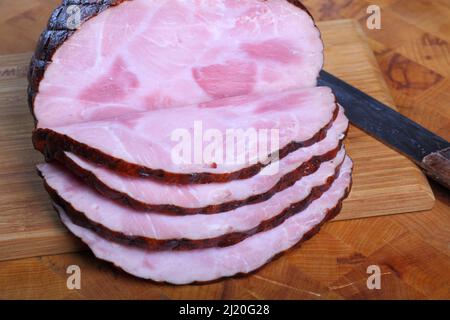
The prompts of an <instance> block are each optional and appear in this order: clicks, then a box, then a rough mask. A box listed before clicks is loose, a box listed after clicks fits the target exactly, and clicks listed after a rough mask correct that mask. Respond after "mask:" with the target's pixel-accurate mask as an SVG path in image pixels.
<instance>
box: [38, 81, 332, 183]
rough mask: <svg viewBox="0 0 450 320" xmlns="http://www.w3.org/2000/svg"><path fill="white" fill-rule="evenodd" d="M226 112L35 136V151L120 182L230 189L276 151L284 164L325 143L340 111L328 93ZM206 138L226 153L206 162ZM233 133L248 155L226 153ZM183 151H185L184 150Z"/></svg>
mask: <svg viewBox="0 0 450 320" xmlns="http://www.w3.org/2000/svg"><path fill="white" fill-rule="evenodd" d="M221 104H222V102H220V101H219V102H215V103H214V105H213V106H212V105H211V103H210V104H209V105H208V106H205V105H203V104H202V105H195V106H190V107H184V108H172V109H160V110H154V111H148V112H141V113H132V114H127V115H122V116H121V117H115V118H113V119H110V120H102V121H91V122H84V123H76V124H72V125H67V126H55V127H52V128H51V129H38V130H36V131H35V132H34V143H35V147H36V148H37V149H38V150H40V151H42V152H44V153H45V154H46V155H47V156H48V155H49V154H50V155H51V154H52V153H54V152H55V150H56V151H71V152H73V153H75V154H77V155H82V156H83V157H85V158H87V159H88V160H90V161H93V162H97V163H99V164H102V165H105V166H108V167H109V168H110V169H112V170H115V171H117V172H120V173H122V174H127V175H132V176H143V177H150V178H153V179H158V180H163V181H172V179H173V180H174V181H175V182H178V183H196V182H197V183H208V182H225V181H230V180H234V179H242V178H248V177H249V176H252V175H254V174H256V173H257V172H258V171H259V170H260V169H261V168H262V167H264V166H265V165H263V163H266V164H268V163H269V161H268V160H269V159H270V157H269V156H270V154H272V152H277V151H279V154H280V157H281V158H282V157H284V156H286V155H287V154H289V152H292V151H295V150H296V149H298V148H300V147H303V146H305V145H306V146H307V145H311V144H313V143H314V142H316V141H317V140H320V139H322V138H323V136H324V135H325V134H326V130H327V129H328V128H329V126H331V124H332V122H333V120H334V118H335V117H336V115H337V111H338V108H337V105H336V103H335V97H334V95H333V94H332V92H331V90H330V89H329V88H325V87H316V88H310V89H295V90H289V91H284V92H281V93H276V94H264V95H253V96H246V97H239V98H233V99H227V100H226V104H225V106H222V105H221ZM208 130H210V131H211V132H213V131H214V132H217V133H218V134H219V137H221V139H222V140H218V139H217V138H216V140H214V141H215V143H217V145H219V146H221V149H222V150H223V152H222V154H221V156H220V155H219V156H217V157H216V158H214V159H213V160H206V159H205V158H203V156H204V155H205V152H206V150H208V148H209V149H210V147H209V146H210V145H211V143H213V141H212V140H211V138H210V139H209V141H208V139H207V138H206V136H207V132H208ZM248 130H254V131H253V132H255V134H260V133H261V132H262V133H264V134H265V135H266V136H267V142H266V143H265V144H264V145H262V146H261V144H260V141H258V140H259V139H254V140H251V139H249V138H248V136H247V135H246V134H240V135H239V134H238V133H239V132H244V133H245V132H249V131H248ZM261 130H262V131H261ZM177 132H178V133H177ZM180 132H181V133H180ZM229 133H231V136H232V137H233V135H234V136H235V137H236V138H233V141H234V143H235V146H241V145H243V146H245V147H244V148H240V147H235V148H233V151H232V152H231V151H229V150H231V149H230V146H231V143H230V142H228V141H227V140H228V139H227V138H226V137H228V136H230V134H229ZM181 134H183V135H184V136H183V135H181ZM202 135H205V137H204V138H203V139H202V138H201V137H202ZM186 136H187V138H186ZM258 137H259V136H258ZM194 140H195V141H196V142H197V141H198V140H200V143H199V144H200V146H197V143H192V141H194ZM180 143H184V145H188V149H186V147H185V146H184V147H183V148H180V147H179V146H180ZM177 148H178V149H177ZM174 150H180V151H176V152H177V153H176V155H178V154H180V155H181V156H183V157H184V158H178V161H177V159H176V158H174V152H175V151H174ZM186 150H187V151H186ZM183 153H184V155H183ZM214 154H215V155H218V153H214ZM180 159H181V160H180ZM228 159H231V161H228ZM208 161H212V162H210V163H208Z"/></svg>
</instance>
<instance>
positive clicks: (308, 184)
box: [38, 149, 350, 250]
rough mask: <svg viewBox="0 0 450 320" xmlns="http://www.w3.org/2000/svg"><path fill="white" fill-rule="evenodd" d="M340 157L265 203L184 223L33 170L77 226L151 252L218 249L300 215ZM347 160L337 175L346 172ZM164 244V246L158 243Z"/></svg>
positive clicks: (62, 175) (54, 170)
mask: <svg viewBox="0 0 450 320" xmlns="http://www.w3.org/2000/svg"><path fill="white" fill-rule="evenodd" d="M344 158H345V151H344V149H342V150H341V151H340V152H339V154H338V155H337V157H336V158H335V159H333V160H331V161H329V162H324V163H322V164H321V166H320V168H319V170H318V171H317V172H316V173H314V174H312V175H310V176H308V177H306V178H304V179H302V180H300V181H299V182H297V183H296V184H295V185H293V186H292V187H290V188H287V189H286V190H284V191H282V192H279V193H277V194H275V195H274V196H273V197H272V198H271V199H270V200H267V201H264V202H261V203H258V204H254V205H248V206H244V207H240V208H238V209H235V210H232V211H229V212H226V213H221V214H215V215H201V214H199V215H194V216H185V217H176V216H167V215H161V214H157V213H141V212H136V211H134V210H132V209H130V208H127V207H125V206H120V205H117V204H115V203H114V202H112V201H110V200H108V199H106V198H104V197H101V196H99V195H98V194H97V193H96V192H95V191H93V190H92V189H90V188H88V187H86V186H85V185H84V184H83V183H81V182H80V181H79V180H77V179H75V178H74V177H73V176H71V175H70V174H69V173H67V172H65V171H63V170H61V168H60V167H58V166H55V165H52V164H44V165H40V166H39V167H38V169H39V171H40V174H41V175H42V176H43V178H44V181H45V184H46V187H47V190H48V191H49V193H50V194H51V196H52V199H53V201H54V202H55V203H57V204H58V205H59V206H61V207H62V208H64V211H65V212H66V214H68V215H69V216H70V217H71V219H72V220H73V221H74V222H75V223H76V224H78V225H80V226H83V227H87V228H89V229H92V230H94V231H96V232H97V233H99V234H101V235H103V236H104V237H106V238H108V239H112V240H115V241H119V242H122V243H129V244H132V245H136V246H140V247H142V248H145V249H151V250H169V249H170V250H187V249H192V248H207V247H215V246H217V247H224V246H230V245H232V244H235V243H238V242H240V241H242V240H244V239H245V238H247V237H250V236H252V235H254V234H257V233H258V232H262V231H267V230H270V229H272V228H275V227H276V226H278V225H280V224H281V223H283V222H284V221H285V220H286V219H288V218H289V217H290V216H292V215H295V214H301V211H302V210H304V209H305V208H306V207H307V206H308V205H309V204H310V203H311V202H313V201H314V200H316V199H318V198H320V196H321V195H322V194H323V193H324V192H326V191H327V190H328V189H329V188H330V186H331V184H332V183H333V181H334V179H335V178H336V177H337V176H338V175H339V170H340V168H341V166H342V163H343V162H344ZM349 162H350V161H349V160H347V162H346V163H344V165H343V166H344V168H343V170H348V169H349ZM161 240H165V241H161Z"/></svg>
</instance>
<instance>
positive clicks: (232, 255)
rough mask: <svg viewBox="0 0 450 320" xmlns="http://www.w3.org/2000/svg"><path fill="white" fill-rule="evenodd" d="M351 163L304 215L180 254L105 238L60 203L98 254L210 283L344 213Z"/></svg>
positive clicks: (156, 276)
mask: <svg viewBox="0 0 450 320" xmlns="http://www.w3.org/2000/svg"><path fill="white" fill-rule="evenodd" d="M351 167H352V163H351V161H350V160H347V161H346V162H345V164H344V166H343V167H342V169H341V173H340V176H339V178H338V179H337V180H336V181H335V182H334V183H333V185H332V186H331V188H330V189H329V190H328V191H327V192H326V193H324V194H323V195H322V196H321V197H320V198H319V199H317V200H315V201H314V202H313V203H312V204H311V205H310V206H308V208H307V209H306V210H304V211H303V212H302V213H301V214H297V215H294V216H292V217H291V218H289V219H288V220H286V221H285V222H284V223H283V224H281V225H280V226H278V227H276V228H274V229H271V230H269V231H266V232H262V233H258V234H256V235H254V236H252V237H250V238H248V239H246V240H244V241H242V242H239V243H238V244H235V245H233V246H230V247H226V248H209V249H197V250H191V251H180V252H174V251H162V252H152V251H144V250H142V249H138V248H132V247H130V246H125V245H121V244H117V243H113V242H110V241H108V240H106V239H104V238H101V237H100V236H98V235H97V234H95V233H94V232H92V231H90V230H88V229H85V228H82V227H79V226H77V225H75V224H73V223H72V222H71V220H70V219H69V218H68V217H67V215H66V214H65V213H64V210H63V209H62V208H61V207H58V205H55V207H56V208H57V209H58V211H59V213H60V216H61V219H62V221H63V223H64V224H65V225H66V226H67V227H68V228H69V229H70V230H71V231H72V232H73V233H74V234H75V235H76V236H78V237H79V238H81V239H82V240H83V242H85V243H86V244H87V245H88V246H89V248H90V249H91V250H92V251H93V252H94V254H95V255H96V256H97V257H98V258H100V259H103V260H106V261H109V262H112V263H113V264H115V265H116V266H117V267H119V268H121V269H123V270H124V271H126V272H128V273H130V274H132V275H135V276H137V277H140V278H145V279H152V280H154V281H158V282H169V283H173V284H187V283H192V282H203V281H211V280H215V279H219V278H222V277H229V276H233V275H236V274H239V273H249V272H251V271H253V270H256V269H258V268H259V267H261V266H262V265H264V264H265V263H267V262H268V261H270V260H271V259H273V258H274V257H275V256H276V255H277V254H279V253H281V252H283V251H285V250H287V249H289V248H291V247H293V246H294V245H295V244H297V243H298V242H300V241H302V240H306V239H307V238H309V237H310V236H311V235H313V234H314V233H315V232H317V231H318V229H319V227H320V225H321V224H323V223H324V222H326V221H327V220H329V219H331V218H333V217H334V216H335V215H336V214H337V213H338V212H339V210H340V207H341V201H342V200H343V199H344V198H345V197H346V196H347V194H348V192H349V189H350V184H351ZM180 268H181V269H180Z"/></svg>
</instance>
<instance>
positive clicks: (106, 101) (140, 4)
mask: <svg viewBox="0 0 450 320" xmlns="http://www.w3.org/2000/svg"><path fill="white" fill-rule="evenodd" d="M117 4H119V5H117ZM70 5H77V6H78V7H77V8H79V9H80V17H81V22H82V24H81V26H80V27H79V26H78V25H75V24H74V22H76V20H74V14H75V13H74V11H73V10H70V9H69V7H70ZM116 5H117V6H116ZM108 8H109V9H108ZM72 9H73V8H72ZM106 9H107V10H106ZM75 17H76V16H75ZM77 27H79V28H78V29H77V30H76V31H75V29H76V28H77ZM322 65H323V45H322V41H321V39H320V34H319V31H318V30H317V28H316V27H315V25H314V22H313V20H312V18H311V17H310V16H309V15H308V13H307V12H306V11H305V10H304V7H303V6H301V5H300V4H298V5H293V4H291V3H289V2H288V1H285V0H269V1H260V0H246V1H242V0H214V1H199V0H133V1H122V0H102V1H78V0H64V1H63V4H62V5H61V6H60V7H59V8H57V9H56V10H55V12H54V13H53V15H52V17H51V18H50V21H49V24H48V27H47V30H45V31H44V32H43V33H42V36H41V38H40V41H39V43H38V47H37V50H36V53H35V54H34V57H33V60H32V63H31V68H30V75H29V79H30V87H29V96H30V106H31V108H32V110H33V111H34V115H35V117H36V119H37V125H38V127H41V128H46V127H54V126H61V125H67V124H71V123H84V122H88V121H93V120H102V119H109V118H111V117H116V116H119V115H123V114H129V113H132V112H136V111H146V110H153V109H160V108H170V107H174V106H185V105H188V104H190V103H199V102H205V101H211V100H216V99H220V98H225V97H230V96H238V95H248V94H252V93H268V92H277V91H280V90H285V89H288V88H297V87H313V86H315V85H316V79H317V76H318V73H319V71H320V69H321V68H322ZM44 71H45V73H44Z"/></svg>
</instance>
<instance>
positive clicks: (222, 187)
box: [59, 109, 348, 215]
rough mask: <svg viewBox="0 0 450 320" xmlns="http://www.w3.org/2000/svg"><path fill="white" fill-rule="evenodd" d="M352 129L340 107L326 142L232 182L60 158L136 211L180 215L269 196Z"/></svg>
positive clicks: (326, 156)
mask: <svg viewBox="0 0 450 320" xmlns="http://www.w3.org/2000/svg"><path fill="white" fill-rule="evenodd" d="M347 128H348V119H347V118H346V117H345V115H344V111H343V109H341V110H340V113H339V115H338V117H337V118H336V120H335V122H334V123H333V126H332V127H331V128H330V129H329V130H328V131H327V136H326V137H325V139H323V140H322V141H320V142H318V143H315V144H313V145H312V146H310V147H306V148H301V149H299V150H297V151H295V152H292V153H290V154H289V155H288V156H286V157H285V158H284V159H282V160H280V161H279V162H276V163H273V164H271V165H269V166H268V167H266V168H264V169H263V170H262V171H261V172H260V173H259V174H257V175H255V176H253V177H251V178H249V179H245V180H234V181H230V182H228V183H212V184H195V185H174V184H163V183H160V182H155V181H152V180H149V179H140V178H133V177H124V176H121V175H119V174H117V173H116V172H114V171H112V170H108V169H107V168H104V167H103V166H99V165H95V164H92V163H90V162H88V161H86V160H84V159H83V158H80V157H77V156H76V155H74V154H72V153H65V154H64V155H63V156H62V157H61V158H60V159H59V160H60V162H61V163H62V164H64V165H65V166H66V167H67V168H69V169H70V170H71V171H72V172H74V173H76V174H77V175H78V176H79V177H81V178H82V179H83V180H84V181H85V182H86V183H87V184H89V185H91V186H92V187H94V188H95V189H96V190H98V191H100V192H101V193H102V195H104V196H106V197H109V198H111V199H114V200H116V201H118V202H120V203H123V204H125V205H130V206H132V207H133V208H135V209H137V210H150V211H157V212H161V213H166V214H177V215H182V214H200V213H201V214H205V213H208V214H213V213H218V212H224V211H228V210H232V209H235V208H238V207H240V206H243V205H248V204H252V203H257V202H261V201H264V200H267V199H269V198H270V197H271V196H272V195H274V194H275V193H276V192H280V191H282V190H284V189H285V188H288V187H289V186H291V185H292V184H294V183H295V182H296V181H297V180H299V179H301V178H302V177H304V176H307V175H309V174H312V173H314V172H315V171H316V170H317V169H318V167H319V165H320V163H321V162H323V161H329V160H331V159H333V158H334V157H335V156H336V154H337V153H338V151H339V149H340V145H341V142H342V140H343V139H344V137H345V132H346V131H347ZM269 173H270V174H269Z"/></svg>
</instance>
